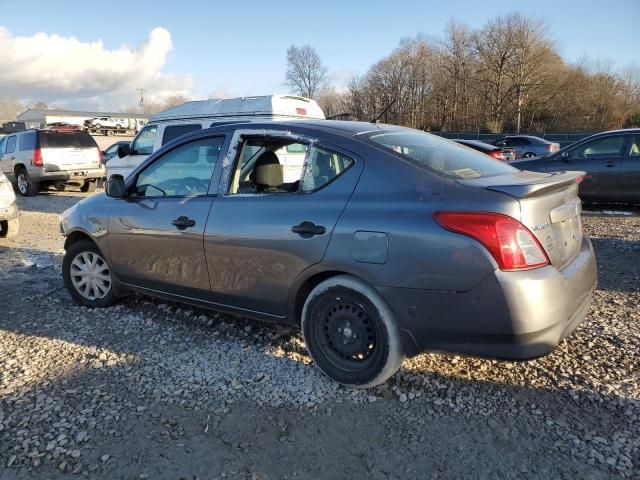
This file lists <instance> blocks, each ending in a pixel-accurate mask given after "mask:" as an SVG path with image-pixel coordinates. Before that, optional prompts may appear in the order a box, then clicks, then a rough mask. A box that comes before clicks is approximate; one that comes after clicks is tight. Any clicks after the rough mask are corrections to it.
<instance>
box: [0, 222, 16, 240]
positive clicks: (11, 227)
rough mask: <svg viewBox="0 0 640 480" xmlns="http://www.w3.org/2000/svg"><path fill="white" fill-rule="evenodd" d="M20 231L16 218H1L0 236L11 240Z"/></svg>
mask: <svg viewBox="0 0 640 480" xmlns="http://www.w3.org/2000/svg"><path fill="white" fill-rule="evenodd" d="M19 231H20V221H19V220H18V219H17V218H12V219H11V220H3V221H1V222H0V238H6V239H7V240H13V239H14V238H16V237H17V236H18V232H19Z"/></svg>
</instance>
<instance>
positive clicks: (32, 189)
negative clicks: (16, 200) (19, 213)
mask: <svg viewBox="0 0 640 480" xmlns="http://www.w3.org/2000/svg"><path fill="white" fill-rule="evenodd" d="M16 186H17V187H18V193H19V194H20V195H22V196H23V197H33V196H34V195H37V194H38V192H39V191H40V185H38V183H37V182H34V181H33V180H32V179H31V177H30V176H29V174H28V173H27V170H26V169H25V168H20V169H18V171H17V172H16Z"/></svg>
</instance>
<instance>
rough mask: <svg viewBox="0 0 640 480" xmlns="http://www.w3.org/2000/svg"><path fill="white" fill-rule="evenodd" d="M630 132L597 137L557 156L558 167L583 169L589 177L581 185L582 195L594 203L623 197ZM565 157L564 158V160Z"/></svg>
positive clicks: (555, 162)
mask: <svg viewBox="0 0 640 480" xmlns="http://www.w3.org/2000/svg"><path fill="white" fill-rule="evenodd" d="M628 138H629V136H628V135H624V134H614V135H606V136H601V137H598V138H594V139H593V140H590V141H588V142H585V143H583V144H581V145H579V146H577V147H575V148H573V149H570V150H569V151H568V152H567V155H566V156H558V157H555V158H557V159H558V160H561V161H557V160H556V161H554V162H553V163H554V164H556V165H554V167H557V169H561V170H582V171H585V172H586V176H585V178H584V180H583V181H582V183H581V184H580V197H581V198H582V199H583V200H587V201H594V202H598V201H601V202H610V201H616V199H618V198H619V184H620V171H621V166H622V162H623V159H624V155H625V149H626V145H627V143H628ZM562 160H564V161H562Z"/></svg>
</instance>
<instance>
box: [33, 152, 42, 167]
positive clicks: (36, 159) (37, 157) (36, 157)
mask: <svg viewBox="0 0 640 480" xmlns="http://www.w3.org/2000/svg"><path fill="white" fill-rule="evenodd" d="M33 165H34V166H35V167H42V166H43V165H44V162H43V161H42V150H40V149H39V148H36V149H35V150H34V151H33Z"/></svg>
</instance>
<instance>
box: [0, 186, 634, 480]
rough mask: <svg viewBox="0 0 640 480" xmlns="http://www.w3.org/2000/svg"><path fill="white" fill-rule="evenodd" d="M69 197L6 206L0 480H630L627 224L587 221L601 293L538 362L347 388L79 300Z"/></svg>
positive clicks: (270, 354) (427, 364) (244, 335)
mask: <svg viewBox="0 0 640 480" xmlns="http://www.w3.org/2000/svg"><path fill="white" fill-rule="evenodd" d="M83 196H84V194H76V193H69V192H67V193H61V194H58V193H53V192H51V193H49V194H44V195H40V196H38V197H35V198H28V199H20V207H21V209H22V216H21V222H22V231H21V235H20V238H19V239H18V241H17V242H16V243H9V242H7V241H2V240H0V462H1V463H0V478H3V479H5V478H6V479H14V478H15V479H23V478H52V477H63V476H70V477H73V476H85V477H89V478H109V479H113V478H123V479H125V478H126V479H128V478H172V479H175V478H185V479H187V478H188V479H194V478H199V479H213V478H229V479H245V478H246V479H284V478H287V479H293V478H305V479H306V478H310V479H335V478H350V479H360V478H362V479H372V478H373V479H378V478H380V479H383V478H416V479H425V478H432V479H440V478H514V479H515V478H567V479H574V478H588V479H599V478H614V477H622V478H639V477H640V373H639V368H638V366H639V365H640V312H639V309H638V304H639V303H640V217H639V216H636V215H631V216H623V215H620V216H618V215H603V214H600V213H592V214H586V215H585V216H584V224H585V229H586V231H587V233H588V235H590V236H591V238H592V239H593V241H594V246H595V248H596V252H597V255H598V263H599V268H600V270H599V275H600V278H599V289H598V291H597V292H596V295H595V301H594V305H593V307H592V309H591V312H590V314H589V317H588V318H587V320H586V321H585V323H584V324H583V325H582V326H581V327H580V328H579V329H578V330H577V331H576V332H575V333H574V334H573V335H572V336H571V337H570V338H569V339H568V340H566V341H564V342H562V343H561V344H560V346H559V347H558V348H557V349H556V350H555V351H554V352H553V353H552V354H550V355H548V356H546V357H544V358H541V359H537V360H534V361H529V362H505V361H490V360H480V359H472V358H464V357H459V356H451V355H441V354H423V355H420V356H418V357H415V358H413V359H410V360H407V361H406V362H405V364H404V365H403V368H402V369H401V371H400V372H399V373H398V374H397V375H395V376H394V377H393V378H392V379H390V381H388V382H387V384H385V385H383V386H381V387H378V388H375V389H372V390H369V391H355V390H350V389H347V388H344V387H340V386H337V385H335V384H334V383H332V382H330V381H329V380H327V379H326V378H324V377H323V376H322V375H321V374H320V373H319V372H318V370H317V369H316V368H315V367H314V366H313V364H312V362H311V360H310V358H309V357H308V356H307V354H306V351H305V349H304V344H303V341H302V338H301V336H300V334H299V333H298V332H297V331H295V330H289V329H287V328H283V327H280V326H276V325H270V324H265V323H260V322H255V321H251V320H246V319H241V318H232V317H230V316H227V315H221V314H216V313H215V312H210V311H204V310H199V309H195V308H191V307H185V306H183V305H178V304H173V303H167V302H161V301H157V300H154V299H150V298H147V297H142V296H134V297H131V298H128V299H127V300H126V301H124V302H123V303H122V304H121V305H119V306H117V307H115V308H111V309H106V310H100V311H97V310H94V311H91V310H88V309H85V308H82V307H78V306H76V305H75V304H74V303H72V301H71V299H70V297H69V296H68V294H67V293H66V291H65V290H64V287H63V285H62V280H61V276H60V263H61V259H62V253H63V249H62V245H63V239H62V237H61V236H60V234H59V233H58V215H59V213H60V212H62V211H63V210H64V209H65V208H67V207H69V206H71V205H72V204H74V203H75V202H76V201H78V200H79V199H80V198H82V197H83ZM74 474H75V475H74Z"/></svg>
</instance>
